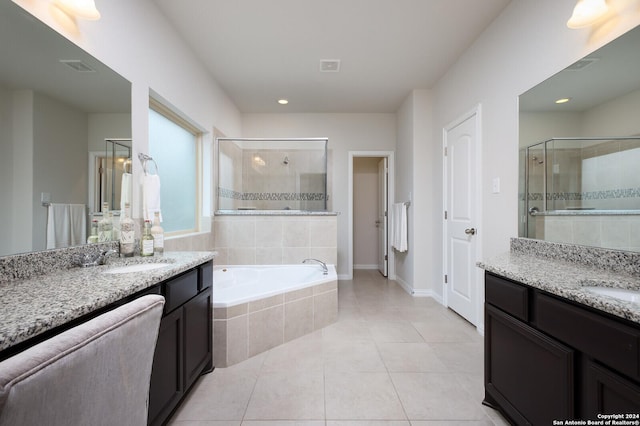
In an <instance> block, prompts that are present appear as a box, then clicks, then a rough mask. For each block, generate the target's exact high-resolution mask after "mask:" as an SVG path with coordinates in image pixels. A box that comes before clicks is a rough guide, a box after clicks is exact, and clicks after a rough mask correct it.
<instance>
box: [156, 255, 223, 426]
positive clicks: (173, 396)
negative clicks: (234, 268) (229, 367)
mask: <svg viewBox="0 0 640 426" xmlns="http://www.w3.org/2000/svg"><path fill="white" fill-rule="evenodd" d="M211 270H212V263H211V262H208V263H206V264H204V265H201V266H199V267H198V268H196V269H192V270H190V271H187V272H185V273H183V274H181V275H179V276H177V277H175V278H172V279H170V280H168V281H166V282H164V283H162V284H161V289H162V293H163V294H164V296H165V313H164V316H163V317H162V321H161V323H160V332H159V335H158V342H157V344H156V351H155V354H154V358H153V369H152V372H151V385H150V391H149V415H148V423H149V424H150V425H162V424H164V423H165V422H166V421H167V419H168V418H169V416H170V415H171V413H172V412H173V411H174V410H175V408H176V407H177V406H178V404H179V403H180V401H181V400H182V398H183V397H184V396H185V395H186V393H187V392H188V391H189V389H190V387H191V386H192V385H193V383H194V382H195V381H196V379H197V378H198V377H199V376H200V375H201V374H202V373H203V372H206V371H210V370H211V369H212V368H213V335H212V326H213V324H212V302H211V277H212V272H211ZM207 273H208V275H209V276H207Z"/></svg>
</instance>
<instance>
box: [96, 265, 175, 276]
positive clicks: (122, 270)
mask: <svg viewBox="0 0 640 426" xmlns="http://www.w3.org/2000/svg"><path fill="white" fill-rule="evenodd" d="M167 266H171V264H169V263H136V264H135V265H127V266H118V267H117V268H111V269H107V270H106V271H104V273H105V274H128V273H130V272H143V271H152V270H154V269H159V268H166V267H167Z"/></svg>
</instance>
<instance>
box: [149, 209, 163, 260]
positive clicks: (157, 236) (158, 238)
mask: <svg viewBox="0 0 640 426" xmlns="http://www.w3.org/2000/svg"><path fill="white" fill-rule="evenodd" d="M151 235H152V236H153V252H154V253H155V254H158V255H161V254H162V253H164V229H162V226H160V212H155V213H154V214H153V226H152V227H151Z"/></svg>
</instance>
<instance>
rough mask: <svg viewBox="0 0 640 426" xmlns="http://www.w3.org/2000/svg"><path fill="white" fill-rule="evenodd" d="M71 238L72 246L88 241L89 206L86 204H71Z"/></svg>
mask: <svg viewBox="0 0 640 426" xmlns="http://www.w3.org/2000/svg"><path fill="white" fill-rule="evenodd" d="M69 221H70V222H71V226H70V232H71V234H70V240H71V245H72V246H77V245H80V244H86V242H87V206H85V205H84V204H70V205H69Z"/></svg>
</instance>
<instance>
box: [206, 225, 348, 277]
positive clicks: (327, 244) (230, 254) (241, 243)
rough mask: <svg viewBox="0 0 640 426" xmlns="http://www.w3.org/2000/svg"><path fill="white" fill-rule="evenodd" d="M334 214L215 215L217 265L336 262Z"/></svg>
mask: <svg viewBox="0 0 640 426" xmlns="http://www.w3.org/2000/svg"><path fill="white" fill-rule="evenodd" d="M337 232H338V227H337V217H336V216H335V215H320V216H312V215H300V216H297V215H283V216H262V215H252V216H249V215H216V216H215V217H214V245H215V250H216V251H217V252H218V256H217V257H216V264H218V265H286V264H297V263H301V262H302V261H303V260H304V259H307V258H315V259H319V260H322V261H323V262H326V263H328V264H334V265H336V264H337V262H338V234H337Z"/></svg>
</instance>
